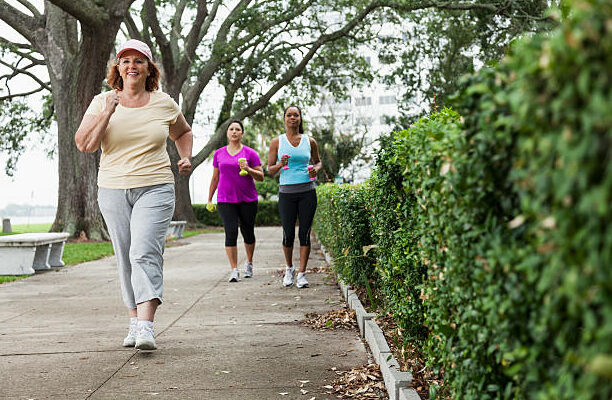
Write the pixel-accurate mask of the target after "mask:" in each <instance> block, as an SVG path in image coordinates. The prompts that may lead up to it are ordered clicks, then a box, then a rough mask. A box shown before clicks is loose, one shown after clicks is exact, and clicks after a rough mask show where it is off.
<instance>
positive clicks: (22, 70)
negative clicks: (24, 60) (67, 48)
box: [0, 60, 51, 91]
mask: <svg viewBox="0 0 612 400" xmlns="http://www.w3.org/2000/svg"><path fill="white" fill-rule="evenodd" d="M0 64H1V65H4V66H5V67H8V68H10V69H11V70H13V74H12V77H15V76H17V75H19V74H21V75H26V76H29V77H30V78H32V79H33V80H34V81H36V83H38V84H39V85H40V86H42V87H43V88H44V89H47V90H48V91H51V86H49V84H48V83H44V82H43V81H41V80H40V79H39V78H38V77H37V76H36V75H34V74H33V73H32V72H30V71H28V69H30V68H31V67H33V66H35V65H36V64H30V65H29V66H27V67H25V68H18V67H16V66H14V65H12V64H9V63H7V62H5V61H2V60H0Z"/></svg>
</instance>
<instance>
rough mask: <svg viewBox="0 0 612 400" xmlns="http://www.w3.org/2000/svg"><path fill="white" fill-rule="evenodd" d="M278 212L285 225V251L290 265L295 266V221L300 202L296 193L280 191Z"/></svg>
mask: <svg viewBox="0 0 612 400" xmlns="http://www.w3.org/2000/svg"><path fill="white" fill-rule="evenodd" d="M278 212H279V214H280V219H281V224H282V225H283V253H284V255H285V262H286V263H287V266H288V267H291V266H293V242H294V241H295V221H296V220H297V216H298V203H297V201H296V199H295V194H294V193H279V195H278Z"/></svg>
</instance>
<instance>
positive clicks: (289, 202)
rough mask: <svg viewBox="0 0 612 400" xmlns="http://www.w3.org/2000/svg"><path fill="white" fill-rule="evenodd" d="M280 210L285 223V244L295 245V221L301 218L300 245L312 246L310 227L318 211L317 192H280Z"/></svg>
mask: <svg viewBox="0 0 612 400" xmlns="http://www.w3.org/2000/svg"><path fill="white" fill-rule="evenodd" d="M278 211H279V213H280V218H281V223H282V225H283V246H285V247H293V242H294V240H295V221H296V220H299V222H300V229H299V231H298V237H299V239H300V246H310V228H311V227H312V220H313V219H314V215H315V211H317V192H316V190H309V191H307V192H301V193H279V194H278Z"/></svg>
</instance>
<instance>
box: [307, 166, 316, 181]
mask: <svg viewBox="0 0 612 400" xmlns="http://www.w3.org/2000/svg"><path fill="white" fill-rule="evenodd" d="M318 173H319V170H318V169H317V167H315V166H313V165H309V166H308V176H310V177H311V178H316V177H317V174H318Z"/></svg>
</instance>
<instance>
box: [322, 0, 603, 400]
mask: <svg viewBox="0 0 612 400" xmlns="http://www.w3.org/2000/svg"><path fill="white" fill-rule="evenodd" d="M573 5H574V7H573V10H572V12H571V13H570V18H569V19H567V20H566V21H564V22H563V24H562V26H561V27H560V28H559V29H558V30H557V31H556V32H553V33H552V34H548V35H543V36H534V37H532V38H528V39H525V40H522V41H519V42H518V43H516V44H515V45H514V47H513V49H512V52H511V54H509V55H508V56H507V57H506V59H505V60H504V61H503V62H502V63H501V64H500V65H499V66H498V67H496V68H495V69H484V70H482V71H481V72H479V73H478V74H476V75H474V76H471V77H469V78H467V79H466V80H464V82H463V89H462V90H461V91H460V93H459V94H458V95H457V98H456V101H455V105H454V110H455V111H456V112H455V111H451V110H443V111H441V112H438V113H434V114H432V115H430V116H428V117H426V118H423V119H421V120H419V121H418V122H417V123H415V124H414V125H413V126H412V127H411V128H410V129H409V130H407V131H403V132H396V133H395V134H394V135H393V136H392V137H391V138H390V139H389V140H387V142H385V143H383V146H382V150H381V151H380V152H379V155H378V158H377V164H376V169H375V171H374V172H373V175H372V178H371V179H370V180H369V181H368V182H367V183H366V184H364V185H362V186H360V187H357V188H354V187H349V186H346V185H345V186H339V187H338V186H335V187H334V186H328V187H325V188H324V189H322V188H321V189H319V193H320V204H321V205H320V208H319V211H318V215H317V223H316V226H315V230H316V232H317V234H318V235H319V237H320V238H321V240H322V241H323V243H324V244H325V245H326V247H328V248H329V249H330V251H331V252H332V254H333V255H334V256H335V257H337V258H338V257H339V258H341V259H342V257H343V255H345V252H346V249H347V248H348V249H349V254H355V255H356V254H357V250H358V249H360V247H361V248H363V246H370V247H372V248H373V250H371V251H370V252H368V255H369V256H371V257H373V258H374V259H368V258H365V257H356V256H355V257H344V259H342V261H340V265H341V266H340V268H339V270H340V273H341V275H342V276H343V277H345V278H349V280H350V279H352V282H353V283H355V284H358V280H357V279H354V277H355V276H358V275H359V273H361V272H362V271H369V272H368V274H371V275H369V276H370V277H371V278H373V280H375V281H376V287H377V290H378V291H379V292H380V293H382V294H384V296H385V299H386V304H385V307H386V308H387V310H389V311H390V312H392V313H393V315H394V317H395V319H396V320H397V321H398V323H399V325H400V327H401V328H402V329H403V331H404V333H405V337H406V339H407V340H408V341H410V342H411V343H416V344H418V345H421V346H422V347H423V349H424V351H425V354H426V358H427V363H428V365H429V366H430V367H431V368H433V369H436V370H438V371H440V372H443V373H444V376H445V381H446V383H445V386H446V389H445V392H446V393H447V395H448V396H450V397H453V398H456V399H609V398H612V213H611V209H610V208H611V206H612V74H611V68H610V66H611V65H612V23H610V21H612V4H611V3H609V2H608V1H603V0H591V1H579V2H578V1H576V2H574V3H573ZM353 192H354V193H355V194H354V195H353V194H352V193H353ZM362 210H367V211H368V213H367V215H366V216H365V217H364V216H363V215H362V213H361V212H362ZM353 217H357V218H360V220H359V221H358V222H355V221H353V222H351V223H348V222H347V220H348V218H353ZM353 261H354V262H353ZM351 262H353V263H352V264H351ZM351 277H353V278H351ZM432 394H433V395H435V388H433V389H432Z"/></svg>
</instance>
